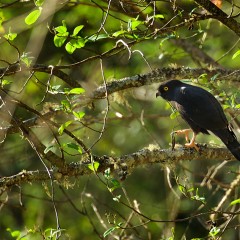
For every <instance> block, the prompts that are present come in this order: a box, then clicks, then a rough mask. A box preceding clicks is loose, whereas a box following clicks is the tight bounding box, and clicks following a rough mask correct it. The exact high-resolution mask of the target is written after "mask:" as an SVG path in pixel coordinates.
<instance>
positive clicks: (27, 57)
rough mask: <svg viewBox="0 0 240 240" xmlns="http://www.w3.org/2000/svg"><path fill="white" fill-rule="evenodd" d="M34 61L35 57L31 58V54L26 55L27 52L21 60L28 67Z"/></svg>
mask: <svg viewBox="0 0 240 240" xmlns="http://www.w3.org/2000/svg"><path fill="white" fill-rule="evenodd" d="M32 59H33V57H30V56H29V53H25V52H24V53H23V54H22V56H21V58H20V60H21V61H22V62H24V63H25V64H26V65H27V66H28V67H29V66H30V65H31V63H32Z"/></svg>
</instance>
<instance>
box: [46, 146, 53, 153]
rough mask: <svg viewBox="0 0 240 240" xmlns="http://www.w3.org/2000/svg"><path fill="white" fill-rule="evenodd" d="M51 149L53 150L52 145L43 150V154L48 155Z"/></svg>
mask: <svg viewBox="0 0 240 240" xmlns="http://www.w3.org/2000/svg"><path fill="white" fill-rule="evenodd" d="M52 148H54V146H53V145H50V146H48V147H46V148H45V150H44V153H45V154H46V153H48V152H49V151H50V150H51V149H52Z"/></svg>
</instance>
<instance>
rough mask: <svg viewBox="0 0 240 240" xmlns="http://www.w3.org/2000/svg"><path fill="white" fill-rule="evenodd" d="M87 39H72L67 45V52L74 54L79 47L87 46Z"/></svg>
mask: <svg viewBox="0 0 240 240" xmlns="http://www.w3.org/2000/svg"><path fill="white" fill-rule="evenodd" d="M85 43H86V41H85V40H84V39H83V38H81V37H78V38H76V39H72V40H71V41H69V42H68V43H67V44H66V46H65V49H66V50H67V52H68V53H69V54H72V53H73V52H74V51H75V50H76V49H77V48H82V47H84V46H85Z"/></svg>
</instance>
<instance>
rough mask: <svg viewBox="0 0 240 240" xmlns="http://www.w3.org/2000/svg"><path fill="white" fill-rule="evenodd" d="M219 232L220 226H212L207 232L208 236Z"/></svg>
mask: <svg viewBox="0 0 240 240" xmlns="http://www.w3.org/2000/svg"><path fill="white" fill-rule="evenodd" d="M219 232H220V228H217V227H213V228H212V229H211V230H210V232H209V236H211V237H214V236H216V235H217V234H218V233H219Z"/></svg>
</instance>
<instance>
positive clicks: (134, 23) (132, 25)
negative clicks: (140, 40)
mask: <svg viewBox="0 0 240 240" xmlns="http://www.w3.org/2000/svg"><path fill="white" fill-rule="evenodd" d="M142 23H143V22H142V21H139V20H133V21H129V22H128V25H129V26H128V30H129V31H131V30H132V31H134V30H136V29H137V27H138V26H139V25H141V24H142Z"/></svg>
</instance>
